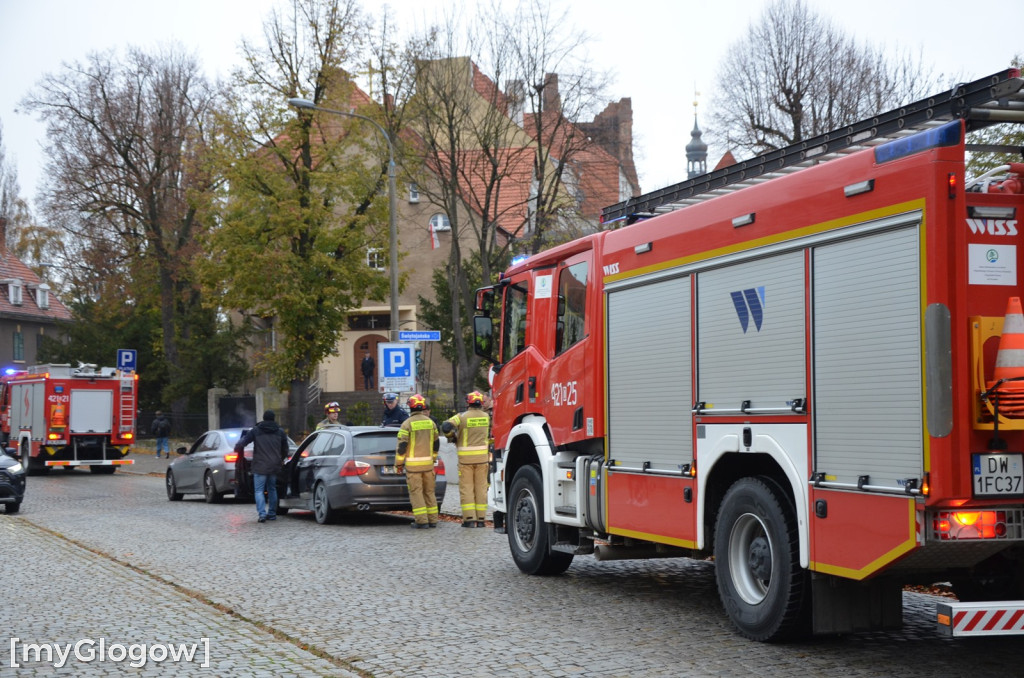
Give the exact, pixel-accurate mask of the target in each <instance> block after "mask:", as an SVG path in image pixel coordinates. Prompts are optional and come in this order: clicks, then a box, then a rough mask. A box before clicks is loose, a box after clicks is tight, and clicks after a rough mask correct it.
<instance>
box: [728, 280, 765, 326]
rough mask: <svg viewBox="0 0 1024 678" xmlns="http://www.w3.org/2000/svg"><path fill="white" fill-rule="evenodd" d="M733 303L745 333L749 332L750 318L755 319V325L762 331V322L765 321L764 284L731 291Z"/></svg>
mask: <svg viewBox="0 0 1024 678" xmlns="http://www.w3.org/2000/svg"><path fill="white" fill-rule="evenodd" d="M729 295H730V296H731V297H732V305H733V306H735V307H736V315H737V316H739V319H740V327H742V328H743V333H744V334H746V333H747V327H749V326H750V319H751V318H753V319H754V327H755V328H757V331H758V332H760V331H761V323H762V322H763V321H764V286H761V287H752V288H750V289H747V290H743V291H742V292H730V293H729Z"/></svg>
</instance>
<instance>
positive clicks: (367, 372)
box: [359, 351, 377, 391]
mask: <svg viewBox="0 0 1024 678" xmlns="http://www.w3.org/2000/svg"><path fill="white" fill-rule="evenodd" d="M375 367H377V363H376V362H375V361H374V359H373V358H372V357H371V356H370V352H369V351H363V362H362V363H360V364H359V369H360V371H361V372H362V373H363V388H365V389H366V390H367V391H371V390H373V387H374V386H373V370H374V368H375Z"/></svg>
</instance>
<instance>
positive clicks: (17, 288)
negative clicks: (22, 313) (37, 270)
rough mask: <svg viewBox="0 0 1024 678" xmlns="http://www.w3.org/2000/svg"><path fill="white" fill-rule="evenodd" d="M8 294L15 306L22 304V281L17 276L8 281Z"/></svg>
mask: <svg viewBox="0 0 1024 678" xmlns="http://www.w3.org/2000/svg"><path fill="white" fill-rule="evenodd" d="M7 296H8V298H10V300H11V303H12V304H14V305H15V306H21V304H22V301H21V281H20V280H18V279H17V278H15V279H14V280H12V281H11V282H9V283H7Z"/></svg>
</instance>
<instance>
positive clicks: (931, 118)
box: [601, 68, 1024, 224]
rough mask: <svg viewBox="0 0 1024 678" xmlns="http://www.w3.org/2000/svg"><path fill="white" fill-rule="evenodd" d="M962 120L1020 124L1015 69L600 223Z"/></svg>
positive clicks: (628, 204)
mask: <svg viewBox="0 0 1024 678" xmlns="http://www.w3.org/2000/svg"><path fill="white" fill-rule="evenodd" d="M956 119H964V120H966V121H967V130H968V131H973V130H978V129H982V128H984V127H988V126H989V125H994V124H996V123H1000V122H1024V79H1022V78H1021V76H1020V71H1019V70H1018V69H1015V68H1011V69H1007V70H1005V71H1000V72H999V73H995V74H993V75H990V76H987V77H984V78H980V79H978V80H975V81H973V82H969V83H961V84H959V85H957V86H956V87H954V88H953V89H950V90H947V91H945V92H942V93H941V94H936V95H933V96H930V97H927V98H925V99H921V100H920V101H916V102H914V103H912V104H907V105H905V106H901V107H900V108H897V109H895V110H892V111H889V112H887V113H880V114H878V115H875V116H873V117H871V118H868V119H867V120H862V121H860V122H857V123H854V124H852V125H847V126H845V127H842V128H839V129H836V130H833V131H831V132H826V133H825V134H820V135H818V136H816V137H812V138H810V139H805V140H804V141H801V142H800V143H797V144H793V145H792V146H787V147H786V148H781V149H778V150H774V151H769V152H767V153H763V154H761V155H758V156H755V157H753V158H751V159H750V160H745V161H743V162H739V163H736V164H735V165H730V166H729V167H723V168H722V169H719V170H715V171H713V172H709V173H707V174H702V175H700V176H698V177H694V178H693V179H689V180H687V181H684V182H681V183H678V184H673V185H671V186H667V187H665V188H662V189H658V190H657V191H652V192H650V193H647V194H645V195H641V196H638V197H636V198H630V199H629V200H625V201H623V202H619V203H616V204H614V205H612V206H610V207H606V208H604V210H603V211H602V214H601V221H602V222H603V223H605V224H610V223H612V222H615V221H618V220H621V219H626V223H633V222H634V221H636V220H639V219H646V218H650V217H654V216H657V215H659V214H664V213H666V212H671V211H673V210H677V209H680V208H682V207H686V206H687V205H692V204H695V203H698V202H703V201H705V200H709V199H711V198H714V197H716V196H719V195H724V194H726V193H731V192H733V191H736V190H739V189H741V188H745V187H747V186H753V185H755V184H759V183H762V182H764V181H768V180H769V179H773V178H775V177H778V176H782V175H785V174H790V173H792V172H796V171H799V170H801V169H805V168H807V167H811V166H812V165H816V164H819V163H821V162H824V161H827V160H832V159H834V158H837V157H839V156H842V155H847V154H849V153H853V152H854V151H859V150H863V149H865V148H871V147H873V146H878V145H880V144H883V143H885V142H888V141H892V140H895V139H899V138H902V137H905V136H909V135H911V134H915V133H917V132H921V131H925V130H928V129H932V128H935V127H939V126H941V125H944V124H945V123H947V122H949V121H951V120H956ZM967 150H969V151H985V152H1003V153H1021V152H1024V148H1022V147H1019V146H991V145H970V144H968V146H967Z"/></svg>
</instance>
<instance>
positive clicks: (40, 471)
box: [20, 440, 51, 476]
mask: <svg viewBox="0 0 1024 678" xmlns="http://www.w3.org/2000/svg"><path fill="white" fill-rule="evenodd" d="M20 447H21V465H22V466H24V467H25V473H27V474H28V475H30V476H32V475H40V476H45V475H46V474H47V473H49V472H50V468H51V467H50V466H47V465H45V464H43V463H41V462H37V461H33V459H32V453H31V452H30V450H29V444H28V441H27V440H22V441H21V445H20Z"/></svg>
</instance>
